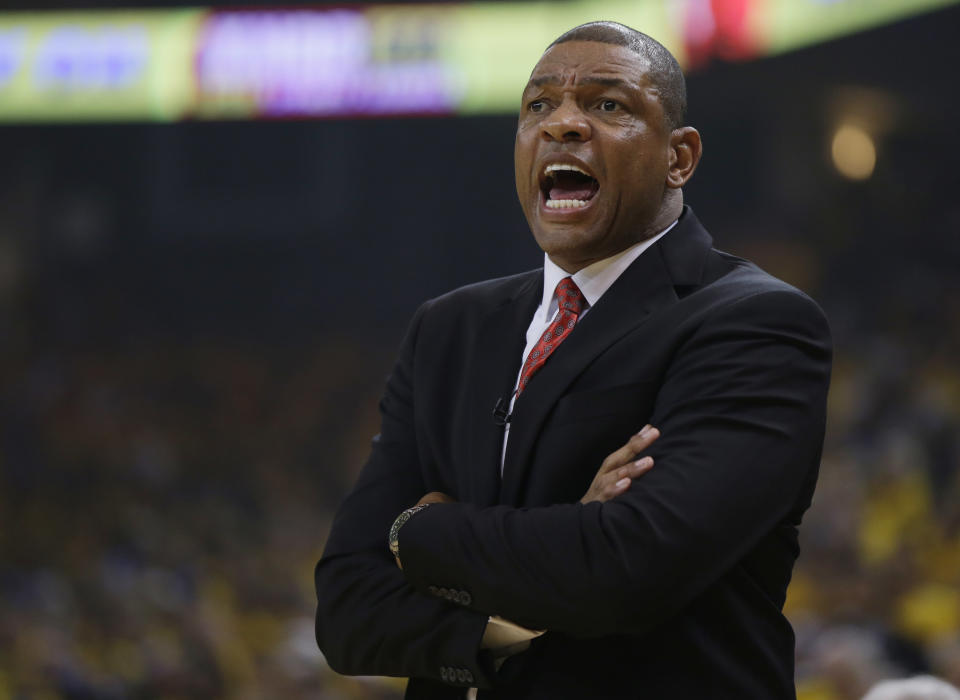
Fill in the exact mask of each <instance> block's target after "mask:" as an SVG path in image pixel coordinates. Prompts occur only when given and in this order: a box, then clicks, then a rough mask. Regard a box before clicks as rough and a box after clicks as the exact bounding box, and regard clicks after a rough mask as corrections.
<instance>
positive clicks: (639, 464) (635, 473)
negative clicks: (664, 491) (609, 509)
mask: <svg viewBox="0 0 960 700" xmlns="http://www.w3.org/2000/svg"><path fill="white" fill-rule="evenodd" d="M651 469H653V458H652V457H643V458H642V459H638V460H636V461H635V462H631V463H630V464H628V465H627V466H625V467H620V468H619V469H615V470H613V471H611V472H609V473H607V474H605V475H604V476H603V480H604V481H605V484H604V486H603V488H602V489H601V490H602V492H603V493H604V495H605V496H607V497H608V498H613V497H614V496H619V495H620V494H621V493H623V492H624V491H626V490H627V489H629V488H630V484H631V482H632V481H633V480H634V479H636V478H638V477H641V476H643V475H644V474H646V473H647V472H648V471H650V470H651Z"/></svg>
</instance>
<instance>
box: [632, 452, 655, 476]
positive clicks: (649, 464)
mask: <svg viewBox="0 0 960 700" xmlns="http://www.w3.org/2000/svg"><path fill="white" fill-rule="evenodd" d="M651 469H653V457H643V458H641V459H638V460H637V461H636V462H633V463H632V464H631V465H630V467H629V473H630V478H632V479H636V478H637V477H638V476H643V475H644V474H646V473H647V472H648V471H650V470H651Z"/></svg>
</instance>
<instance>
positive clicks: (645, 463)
mask: <svg viewBox="0 0 960 700" xmlns="http://www.w3.org/2000/svg"><path fill="white" fill-rule="evenodd" d="M634 464H635V465H636V466H637V467H639V468H640V469H645V468H646V467H649V466H651V465H652V464H653V460H652V459H651V458H650V457H644V458H643V459H638V460H637V461H636V462H634Z"/></svg>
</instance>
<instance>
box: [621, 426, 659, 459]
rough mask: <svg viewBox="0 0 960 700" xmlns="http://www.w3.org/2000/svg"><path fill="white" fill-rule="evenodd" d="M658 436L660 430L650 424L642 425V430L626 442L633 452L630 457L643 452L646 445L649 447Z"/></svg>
mask: <svg viewBox="0 0 960 700" xmlns="http://www.w3.org/2000/svg"><path fill="white" fill-rule="evenodd" d="M659 437H660V431H659V430H658V429H657V428H654V427H653V426H650V425H648V426H646V427H644V429H643V430H641V431H640V432H639V433H637V434H636V435H634V436H633V437H631V438H630V441H629V442H628V443H627V445H629V446H630V448H631V449H633V450H634V453H633V455H631V458H632V457H634V456H636V455H637V454H639V453H641V452H643V451H644V450H645V449H647V448H648V447H650V445H652V444H653V443H654V442H656V441H657V438H659Z"/></svg>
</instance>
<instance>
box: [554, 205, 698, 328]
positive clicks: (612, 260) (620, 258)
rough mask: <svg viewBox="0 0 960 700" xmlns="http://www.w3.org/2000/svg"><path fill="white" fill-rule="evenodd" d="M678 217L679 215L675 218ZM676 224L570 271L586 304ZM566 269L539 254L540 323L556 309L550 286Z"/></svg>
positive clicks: (563, 275) (611, 283) (590, 303)
mask: <svg viewBox="0 0 960 700" xmlns="http://www.w3.org/2000/svg"><path fill="white" fill-rule="evenodd" d="M678 220H679V219H678ZM676 225H677V222H676V221H674V222H673V223H672V224H670V225H669V226H667V227H666V228H665V229H663V231H661V232H660V233H658V234H657V235H655V236H652V237H651V238H647V239H646V240H643V241H640V242H639V243H636V244H634V245H632V246H630V247H629V248H627V249H626V250H622V251H620V252H619V253H617V254H616V255H611V256H610V257H609V258H604V259H603V260H598V261H597V262H595V263H591V264H590V265H587V266H586V267H585V268H583V269H582V270H580V271H578V272H576V273H574V274H573V282H574V284H576V285H577V287H579V289H580V292H581V293H582V294H583V296H584V298H585V299H586V300H587V304H589V305H590V306H594V305H596V303H597V302H598V301H600V297H602V296H603V295H604V293H605V292H606V291H607V290H608V289H610V287H611V286H613V283H614V282H616V281H617V278H619V277H620V275H622V274H623V273H624V271H625V270H626V269H627V268H628V267H630V265H631V264H632V263H633V261H634V260H636V259H637V258H639V257H640V254H641V253H643V251H645V250H646V249H647V248H649V247H650V246H652V245H653V244H654V243H656V242H657V241H659V240H660V239H661V238H663V237H664V236H665V235H666V234H667V232H668V231H669V230H670V229H672V228H673V227H674V226H676ZM570 276H571V275H570V273H569V272H567V271H566V270H564V269H563V268H562V267H560V266H559V265H557V264H556V263H555V262H553V261H552V260H551V259H550V256H549V255H547V254H546V253H544V254H543V300H542V302H541V304H540V309H539V313H540V314H541V316H542V318H543V321H544V323H546V322H548V321H549V320H550V319H551V318H552V317H553V314H554V312H555V311H556V307H557V305H556V303H555V302H554V295H553V293H554V290H556V288H557V285H558V284H559V283H560V280H562V279H563V278H564V277H570Z"/></svg>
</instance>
